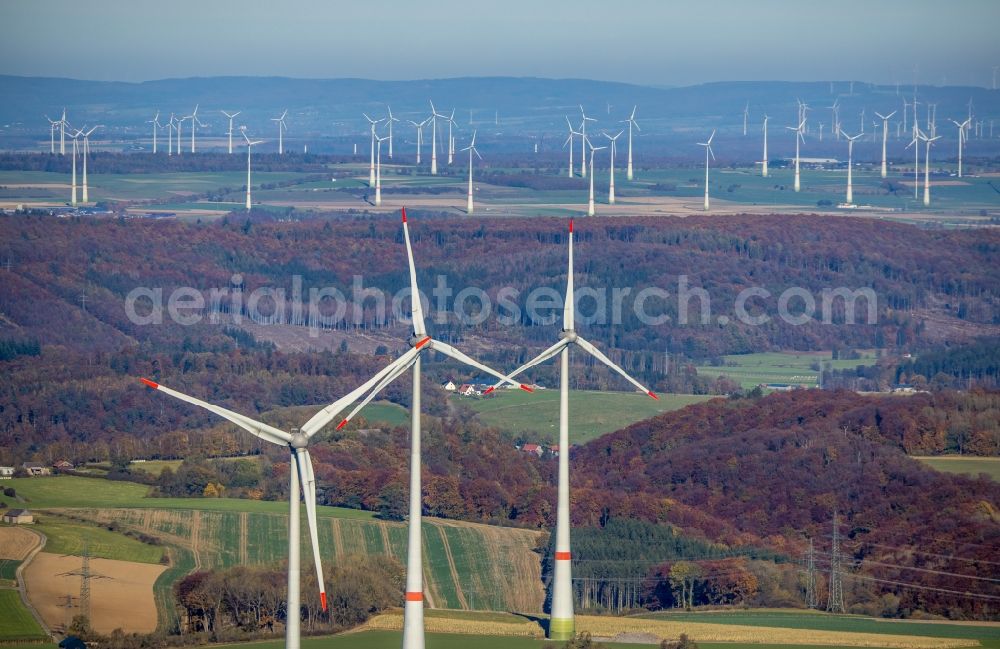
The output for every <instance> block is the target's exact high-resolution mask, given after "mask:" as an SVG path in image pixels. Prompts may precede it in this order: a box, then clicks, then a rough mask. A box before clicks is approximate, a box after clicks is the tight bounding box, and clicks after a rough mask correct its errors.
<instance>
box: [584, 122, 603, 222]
mask: <svg viewBox="0 0 1000 649" xmlns="http://www.w3.org/2000/svg"><path fill="white" fill-rule="evenodd" d="M583 142H584V144H586V145H587V146H588V147H590V199H589V200H588V201H587V216H593V215H594V153H595V152H596V151H600V150H601V149H606V148H607V147H604V146H594V145H593V144H591V143H590V138H588V137H587V136H586V135H584V136H583Z"/></svg>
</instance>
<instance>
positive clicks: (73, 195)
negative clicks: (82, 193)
mask: <svg viewBox="0 0 1000 649" xmlns="http://www.w3.org/2000/svg"><path fill="white" fill-rule="evenodd" d="M82 134H83V131H80V130H78V131H77V132H76V133H70V138H71V139H72V140H73V183H72V185H71V189H72V193H71V195H70V204H71V205H72V206H73V207H76V202H77V201H76V196H77V194H76V141H77V138H79V137H80V135H82Z"/></svg>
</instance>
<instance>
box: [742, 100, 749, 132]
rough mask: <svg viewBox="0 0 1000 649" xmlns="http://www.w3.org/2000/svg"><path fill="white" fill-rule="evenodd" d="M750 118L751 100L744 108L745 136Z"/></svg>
mask: <svg viewBox="0 0 1000 649" xmlns="http://www.w3.org/2000/svg"><path fill="white" fill-rule="evenodd" d="M749 118H750V102H747V105H746V107H744V108H743V137H746V136H747V120H748V119H749Z"/></svg>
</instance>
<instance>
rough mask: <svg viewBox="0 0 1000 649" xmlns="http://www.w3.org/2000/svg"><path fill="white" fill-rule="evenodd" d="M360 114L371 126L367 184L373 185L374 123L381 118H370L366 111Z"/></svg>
mask: <svg viewBox="0 0 1000 649" xmlns="http://www.w3.org/2000/svg"><path fill="white" fill-rule="evenodd" d="M361 114H362V115H364V116H365V119H367V120H368V124H369V126H370V127H371V135H372V156H371V162H369V163H368V186H369V187H374V186H375V125H376V124H378V123H379V122H381V121H382V120H380V119H372V118H371V117H368V113H361ZM417 162H420V160H419V159H418V160H417Z"/></svg>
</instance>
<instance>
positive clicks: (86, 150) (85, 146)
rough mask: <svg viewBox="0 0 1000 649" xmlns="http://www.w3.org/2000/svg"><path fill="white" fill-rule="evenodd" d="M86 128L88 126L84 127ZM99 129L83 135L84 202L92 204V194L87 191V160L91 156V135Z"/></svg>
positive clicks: (99, 126)
mask: <svg viewBox="0 0 1000 649" xmlns="http://www.w3.org/2000/svg"><path fill="white" fill-rule="evenodd" d="M84 128H86V126H85V127H84ZM99 128H103V127H102V126H101V125H100V124H98V125H97V126H95V127H93V128H91V129H90V130H89V131H86V132H84V133H83V202H84V203H89V202H90V194H89V192H88V189H87V158H88V157H89V156H90V134H91V133H93V132H94V131H96V130H97V129H99Z"/></svg>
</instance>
